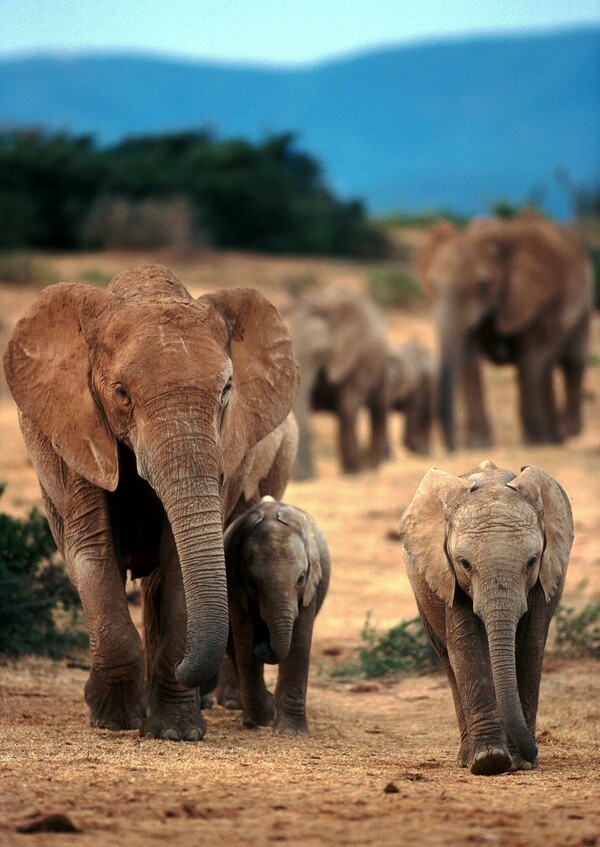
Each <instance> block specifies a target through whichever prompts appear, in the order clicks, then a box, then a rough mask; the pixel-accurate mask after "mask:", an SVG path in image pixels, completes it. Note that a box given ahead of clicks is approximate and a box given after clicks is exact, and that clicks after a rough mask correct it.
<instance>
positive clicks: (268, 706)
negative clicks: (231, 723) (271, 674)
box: [242, 691, 275, 729]
mask: <svg viewBox="0 0 600 847" xmlns="http://www.w3.org/2000/svg"><path fill="white" fill-rule="evenodd" d="M274 718H275V698H274V697H273V695H272V694H271V692H270V691H267V692H266V696H265V697H264V699H263V700H262V701H261V702H258V703H253V704H252V705H250V706H246V707H245V708H244V713H243V715H242V725H243V726H244V727H245V728H246V729H255V728H256V727H257V726H271V724H272V723H273V720H274Z"/></svg>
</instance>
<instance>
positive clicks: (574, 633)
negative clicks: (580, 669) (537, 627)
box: [554, 602, 600, 659]
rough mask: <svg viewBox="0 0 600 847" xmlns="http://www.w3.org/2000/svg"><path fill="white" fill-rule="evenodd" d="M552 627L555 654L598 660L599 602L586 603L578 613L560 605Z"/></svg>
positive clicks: (599, 648) (599, 651)
mask: <svg viewBox="0 0 600 847" xmlns="http://www.w3.org/2000/svg"><path fill="white" fill-rule="evenodd" d="M554 626H555V640H554V652H555V653H556V654H558V655H559V656H565V657H567V658H572V659H583V658H592V659H600V602H597V603H587V604H586V605H585V606H583V607H582V608H581V609H580V610H579V611H576V610H575V609H574V608H573V607H572V606H563V605H562V604H561V605H560V606H559V607H558V609H557V611H556V615H555V618H554Z"/></svg>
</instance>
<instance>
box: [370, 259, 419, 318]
mask: <svg viewBox="0 0 600 847" xmlns="http://www.w3.org/2000/svg"><path fill="white" fill-rule="evenodd" d="M366 287H367V291H368V293H369V295H370V296H371V299H372V300H374V302H375V303H377V305H378V306H381V308H383V309H389V308H398V309H405V308H407V307H409V306H413V305H415V303H419V302H420V301H421V300H423V289H422V288H421V286H420V284H419V282H418V281H417V280H416V279H415V277H414V276H412V275H411V274H410V273H408V271H405V270H403V269H402V268H399V267H397V266H395V265H378V266H377V267H374V268H371V269H370V270H369V271H368V272H367V286H366Z"/></svg>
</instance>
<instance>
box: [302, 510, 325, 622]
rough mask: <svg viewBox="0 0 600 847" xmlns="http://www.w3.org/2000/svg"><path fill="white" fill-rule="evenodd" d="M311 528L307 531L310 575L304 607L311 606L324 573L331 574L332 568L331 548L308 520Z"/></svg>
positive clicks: (307, 581)
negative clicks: (330, 569)
mask: <svg viewBox="0 0 600 847" xmlns="http://www.w3.org/2000/svg"><path fill="white" fill-rule="evenodd" d="M306 520H307V523H309V524H310V526H308V527H307V529H306V548H307V550H308V575H307V579H306V586H305V588H304V596H303V598H302V605H303V606H310V604H311V603H312V601H313V600H314V598H315V594H316V591H317V586H318V585H319V583H320V582H321V580H322V579H323V573H324V572H325V573H329V568H330V566H331V562H330V557H329V547H328V546H327V541H326V540H325V536H324V535H323V533H322V532H321V530H320V529H319V527H318V526H317V525H316V523H314V522H313V521H310V520H309V519H308V518H306Z"/></svg>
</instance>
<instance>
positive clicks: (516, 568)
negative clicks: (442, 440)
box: [401, 462, 573, 762]
mask: <svg viewBox="0 0 600 847" xmlns="http://www.w3.org/2000/svg"><path fill="white" fill-rule="evenodd" d="M401 531H402V534H403V542H404V554H405V562H406V568H407V573H408V576H409V579H410V581H411V583H412V585H413V588H415V592H418V590H419V587H418V586H419V584H420V583H422V581H423V580H424V581H425V583H426V585H427V586H428V587H429V589H430V590H431V591H433V592H434V593H435V594H436V595H437V596H438V597H439V598H440V599H441V600H443V601H444V603H445V604H446V605H447V606H452V605H453V603H454V602H455V601H456V596H457V592H461V593H462V596H463V597H464V596H465V595H466V597H468V598H470V600H471V601H472V606H473V612H474V613H475V614H476V615H477V616H478V617H479V618H480V619H481V620H482V621H483V624H484V627H485V631H486V634H487V639H488V645H489V655H490V663H491V670H492V678H493V681H494V689H495V692H496V701H497V705H498V708H499V711H500V714H501V716H502V719H503V723H504V726H505V728H506V731H507V733H508V735H509V736H510V738H511V739H512V741H513V743H514V744H515V745H516V747H517V749H518V751H519V752H520V753H521V755H522V756H523V757H524V759H526V760H528V761H530V762H533V761H534V760H535V755H536V747H535V742H534V740H533V738H532V737H531V733H530V731H529V729H528V727H527V724H526V722H525V719H524V716H523V710H522V706H521V702H520V699H519V694H518V687H517V676H516V664H515V635H516V628H517V624H518V622H519V620H520V619H521V617H522V616H523V615H524V614H525V613H526V611H527V603H528V595H529V592H530V591H531V589H532V588H533V586H534V585H535V584H536V583H538V582H539V584H540V586H541V588H542V590H543V594H544V597H545V599H546V602H548V603H550V602H554V603H556V602H557V601H558V599H559V597H560V593H561V592H562V585H563V582H564V576H565V572H566V567H567V563H568V560H569V553H570V550H571V545H572V542H573V517H572V513H571V506H570V504H569V500H568V498H567V496H566V494H565V492H564V491H563V489H562V488H561V487H560V485H559V484H558V483H557V482H556V481H555V480H553V479H552V478H551V477H550V476H548V474H546V473H545V472H544V471H542V470H539V469H538V468H535V467H531V466H525V467H524V468H523V469H522V471H521V473H520V474H519V475H518V476H515V475H514V474H512V473H511V472H510V471H504V470H501V469H498V468H496V466H495V465H493V464H492V463H491V462H483V463H482V464H481V465H480V466H479V467H478V468H477V469H476V470H475V471H473V472H472V473H470V474H467V475H466V476H465V477H457V476H453V475H452V474H448V473H444V472H443V471H439V470H437V469H435V468H432V469H431V470H429V471H428V472H427V474H426V475H425V477H424V478H423V481H422V482H421V485H420V486H419V488H418V490H417V493H416V494H415V497H414V498H413V500H412V502H411V504H410V506H409V508H408V509H407V511H406V512H405V513H404V515H403V518H402V524H401Z"/></svg>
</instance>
